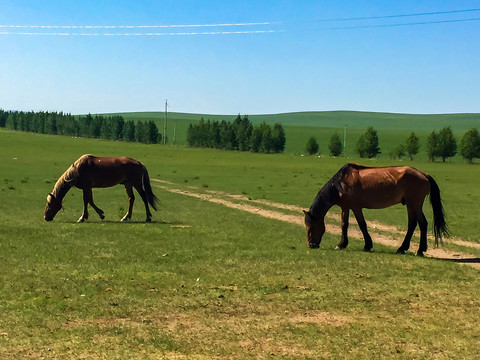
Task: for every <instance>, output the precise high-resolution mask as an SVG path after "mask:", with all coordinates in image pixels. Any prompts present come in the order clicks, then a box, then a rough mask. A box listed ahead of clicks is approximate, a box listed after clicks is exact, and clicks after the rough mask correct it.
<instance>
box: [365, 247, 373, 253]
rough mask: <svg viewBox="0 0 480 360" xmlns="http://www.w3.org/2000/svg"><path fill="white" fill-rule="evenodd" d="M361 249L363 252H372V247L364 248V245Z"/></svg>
mask: <svg viewBox="0 0 480 360" xmlns="http://www.w3.org/2000/svg"><path fill="white" fill-rule="evenodd" d="M363 251H364V252H372V248H366V247H365V248H363Z"/></svg>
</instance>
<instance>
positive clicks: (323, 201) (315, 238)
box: [304, 164, 448, 256]
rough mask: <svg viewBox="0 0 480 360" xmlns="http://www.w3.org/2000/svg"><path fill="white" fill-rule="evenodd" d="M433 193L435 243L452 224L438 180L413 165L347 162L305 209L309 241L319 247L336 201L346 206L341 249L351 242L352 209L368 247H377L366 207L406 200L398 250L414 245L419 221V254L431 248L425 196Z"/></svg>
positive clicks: (376, 207)
mask: <svg viewBox="0 0 480 360" xmlns="http://www.w3.org/2000/svg"><path fill="white" fill-rule="evenodd" d="M429 193H430V202H431V204H432V208H433V220H434V222H433V230H434V234H435V244H436V245H437V244H438V240H439V239H441V238H442V235H445V236H448V227H447V224H446V222H445V216H444V211H443V206H442V199H441V197H440V189H439V187H438V185H437V183H436V182H435V180H434V179H433V178H432V177H431V176H430V175H427V174H425V173H423V172H421V171H419V170H417V169H415V168H412V167H409V166H391V167H368V166H363V165H358V164H347V165H345V166H343V167H342V168H341V169H340V170H339V171H338V172H337V173H336V174H335V175H334V176H333V177H332V178H331V179H330V180H329V181H328V182H327V183H326V184H325V186H324V187H323V188H322V189H321V190H320V191H319V192H318V194H317V196H316V198H315V200H314V202H313V204H312V206H311V207H310V210H309V211H304V213H305V225H306V228H307V242H308V245H309V246H310V247H311V248H318V247H319V246H320V242H321V241H322V236H323V234H324V233H325V215H326V214H327V212H328V210H329V209H330V208H331V207H332V206H333V205H338V206H340V208H341V209H342V238H341V241H340V243H339V244H338V246H337V248H338V249H344V248H346V247H347V245H348V237H347V229H348V219H349V212H350V210H352V211H353V213H354V214H355V218H356V219H357V222H358V225H359V227H360V230H361V231H362V234H363V237H364V239H365V247H364V251H370V250H371V249H372V247H373V242H372V238H371V237H370V234H369V233H368V231H367V224H366V222H365V218H364V217H363V211H362V209H364V208H365V209H383V208H386V207H389V206H392V205H395V204H399V203H402V204H403V205H406V206H407V213H408V231H407V234H406V235H405V240H404V241H403V243H402V245H401V246H400V248H399V249H398V250H397V253H400V254H404V253H405V251H407V250H408V248H409V247H410V239H411V238H412V235H413V232H414V230H415V228H416V226H417V223H418V225H419V226H420V247H419V248H418V252H417V255H419V256H423V253H424V252H425V251H427V225H428V223H427V219H426V218H425V215H424V214H423V211H422V207H423V202H424V200H425V197H426V196H427V195H428V194H429Z"/></svg>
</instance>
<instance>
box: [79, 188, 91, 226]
mask: <svg viewBox="0 0 480 360" xmlns="http://www.w3.org/2000/svg"><path fill="white" fill-rule="evenodd" d="M91 196H92V192H91V191H90V192H89V191H88V190H86V189H83V213H82V215H81V216H80V217H79V218H78V220H77V222H79V223H83V222H84V221H85V220H87V219H88V203H89V202H90V197H91Z"/></svg>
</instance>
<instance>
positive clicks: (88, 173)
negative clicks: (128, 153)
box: [74, 154, 143, 187]
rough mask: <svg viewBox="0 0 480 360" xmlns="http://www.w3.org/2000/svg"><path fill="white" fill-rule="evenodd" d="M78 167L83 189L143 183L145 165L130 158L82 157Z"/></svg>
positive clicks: (76, 164) (77, 163) (88, 155)
mask: <svg viewBox="0 0 480 360" xmlns="http://www.w3.org/2000/svg"><path fill="white" fill-rule="evenodd" d="M74 165H75V166H77V168H78V171H79V174H80V177H81V181H80V184H81V185H82V186H83V187H110V186H114V185H118V184H125V183H135V182H136V183H138V182H141V179H142V174H143V165H142V163H140V162H139V161H137V160H135V159H132V158H129V157H125V156H123V157H105V156H103V157H100V156H93V155H90V154H87V155H82V156H81V157H80V158H79V159H78V160H77V161H76V162H75V164H74Z"/></svg>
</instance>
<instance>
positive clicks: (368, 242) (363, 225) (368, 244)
mask: <svg viewBox="0 0 480 360" xmlns="http://www.w3.org/2000/svg"><path fill="white" fill-rule="evenodd" d="M353 213H354V214H355V218H356V219H357V223H358V226H359V227H360V230H361V231H362V234H363V238H364V239H365V247H364V248H363V251H371V250H372V248H373V241H372V237H371V236H370V234H369V233H368V230H367V222H366V221H365V218H364V217H363V211H362V209H357V210H353Z"/></svg>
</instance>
